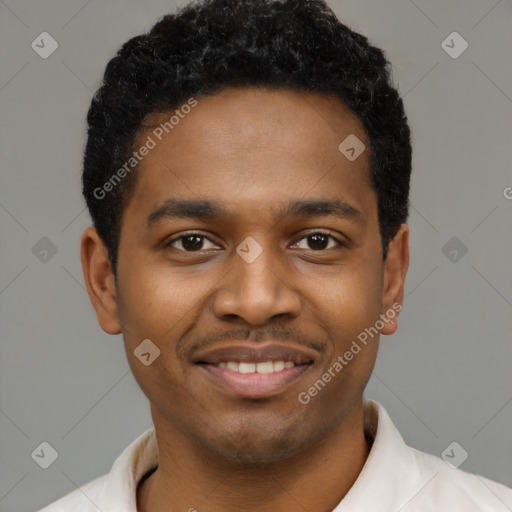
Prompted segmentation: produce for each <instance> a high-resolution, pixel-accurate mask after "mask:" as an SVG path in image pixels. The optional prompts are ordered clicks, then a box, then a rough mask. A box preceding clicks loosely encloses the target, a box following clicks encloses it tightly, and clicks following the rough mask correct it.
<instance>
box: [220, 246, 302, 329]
mask: <svg viewBox="0 0 512 512" xmlns="http://www.w3.org/2000/svg"><path fill="white" fill-rule="evenodd" d="M233 266H234V268H233V269H232V272H229V273H228V275H227V276H226V280H225V281H223V286H222V288H221V289H219V290H217V293H216V294H215V295H214V298H213V312H214V314H215V316H216V317H217V318H219V319H221V320H224V321H226V320H244V321H245V322H247V323H249V324H252V325H263V324H265V323H267V322H269V321H270V320H271V319H273V318H274V317H280V318H284V317H286V316H288V317H290V318H296V317H297V316H298V315H299V314H300V310H301V300H300V297H299V295H298V294H297V292H295V291H294V290H293V289H292V288H291V287H290V284H291V281H292V279H293V278H292V277H291V275H290V272H289V271H288V272H287V269H286V263H284V262H282V263H279V262H278V261H277V256H276V255H273V254H272V253H271V251H268V250H264V251H263V252H262V254H261V255H260V256H259V257H258V258H257V259H256V260H255V261H253V262H252V263H248V262H247V261H245V260H244V259H243V258H241V257H240V256H239V255H238V254H236V253H235V254H234V255H233Z"/></svg>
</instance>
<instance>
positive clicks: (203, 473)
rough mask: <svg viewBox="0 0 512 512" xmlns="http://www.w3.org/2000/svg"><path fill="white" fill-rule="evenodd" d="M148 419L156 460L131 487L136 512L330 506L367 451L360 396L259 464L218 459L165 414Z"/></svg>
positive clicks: (324, 508)
mask: <svg viewBox="0 0 512 512" xmlns="http://www.w3.org/2000/svg"><path fill="white" fill-rule="evenodd" d="M153 420H154V423H155V432H156V438H157V444H158V460H159V465H158V469H157V470H156V471H155V472H154V473H153V474H152V475H151V476H150V477H149V478H147V479H146V480H145V481H144V482H143V483H142V484H141V485H140V486H139V487H138V489H137V510H138V512H149V511H151V512H164V511H165V512H171V511H174V510H176V511H178V510H180V511H181V510H187V511H190V512H193V511H194V510H196V511H197V512H202V511H206V510H208V511H209V512H221V511H222V512H235V511H237V512H239V511H251V512H263V511H265V512H274V511H275V512H278V511H282V510H286V511H289V512H295V511H297V512H299V511H300V512H303V511H304V510H315V511H318V512H324V511H325V512H328V511H332V510H333V509H334V508H335V507H336V505H338V504H339V502H340V501H341V500H342V499H343V497H344V496H345V495H346V494H347V492H348V491H349V490H350V488H351V487H352V485H353V484H354V482H355V481H356V479H357V477H358V476H359V473H360V472H361V470H362V468H363V466H364V463H365V462H366V459H367V457H368V454H369V450H370V446H369V445H368V443H367V441H366V438H365V433H364V418H363V403H362V400H361V401H360V402H358V403H357V404H356V405H355V406H354V407H353V408H352V410H351V411H350V413H349V414H347V416H346V417H345V418H344V420H343V421H342V422H341V423H340V424H339V425H338V426H337V427H336V428H334V429H333V430H332V431H331V432H330V433H329V435H327V436H325V437H324V438H323V439H321V440H320V441H319V442H317V443H314V444H312V445H311V446H309V447H308V449H307V450H304V451H302V452H301V453H297V454H295V455H293V456H291V457H290V458H287V459H286V460H280V461H276V462H272V463H268V462H267V463H265V464H260V463H252V464H246V463H244V464H242V463H239V462H233V461H226V460H219V459H218V457H216V456H213V455H212V454H211V452H207V451H205V449H204V448H202V447H199V446H197V443H194V442H193V441H191V440H190V439H189V438H187V437H186V436H184V435H182V434H181V433H180V432H179V431H177V430H174V429H172V428H169V424H168V422H167V421H166V420H164V419H163V418H161V417H158V415H155V416H154V418H153ZM159 427H162V428H159Z"/></svg>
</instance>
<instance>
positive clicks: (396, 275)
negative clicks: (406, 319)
mask: <svg viewBox="0 0 512 512" xmlns="http://www.w3.org/2000/svg"><path fill="white" fill-rule="evenodd" d="M408 268H409V227H408V226H407V224H401V225H400V229H399V230H398V232H397V234H396V235H395V237H394V238H393V240H391V241H390V242H389V248H388V254H387V257H386V263H385V265H384V279H383V290H382V313H381V314H382V315H384V316H386V317H387V318H389V319H390V320H391V321H389V322H385V326H384V327H383V329H382V330H381V333H382V334H393V333H394V332H395V331H396V330H397V329H398V313H399V311H400V310H401V309H402V304H403V299H404V286H405V277H406V275H407V270H408Z"/></svg>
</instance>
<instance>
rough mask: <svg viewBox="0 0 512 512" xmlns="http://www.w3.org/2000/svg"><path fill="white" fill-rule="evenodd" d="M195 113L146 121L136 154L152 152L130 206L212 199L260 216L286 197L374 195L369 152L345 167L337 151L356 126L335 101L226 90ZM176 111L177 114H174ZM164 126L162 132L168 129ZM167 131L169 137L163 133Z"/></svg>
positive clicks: (200, 102) (202, 101)
mask: <svg viewBox="0 0 512 512" xmlns="http://www.w3.org/2000/svg"><path fill="white" fill-rule="evenodd" d="M196 100H197V105H196V106H195V107H194V108H192V109H184V110H183V112H187V113H186V114H185V113H183V112H182V113H181V116H179V117H178V116H174V119H173V123H172V125H171V123H169V122H168V121H169V120H170V118H171V116H172V115H173V114H175V113H174V112H169V113H159V114H154V115H152V116H150V117H149V118H148V119H147V120H146V123H145V128H144V129H143V130H141V132H140V133H139V137H138V141H137V144H136V147H138V146H139V145H142V144H144V143H145V141H147V140H148V137H149V138H151V139H152V140H153V142H154V147H153V149H151V151H150V152H149V154H147V156H145V157H144V158H143V159H142V160H141V161H140V163H139V165H138V167H137V183H136V186H135V194H134V201H135V204H136V205H137V204H138V206H140V207H142V206H143V203H144V205H146V206H147V208H154V207H157V206H158V204H159V202H162V201H164V200H166V199H167V198H168V197H176V196H179V197H187V198H193V197H194V196H195V197H212V198H215V199H218V200H220V201H224V202H232V203H233V205H235V203H240V204H242V205H243V206H244V207H245V208H246V209H247V208H249V209H250V208H252V207H255V208H261V206H262V205H263V204H267V205H271V203H275V202H276V201H282V200H285V199H289V197H288V196H291V195H293V196H294V197H304V196H307V195H314V196H322V195H323V196H325V195H326V194H327V195H330V196H331V197H332V196H333V195H336V194H337V193H338V192H339V193H340V194H345V196H346V197H347V199H348V198H349V197H351V198H352V200H353V202H356V203H357V202H361V201H363V202H364V201H365V200H367V199H368V192H372V190H373V189H372V186H371V181H370V173H369V154H368V153H369V151H367V150H365V151H363V152H362V154H361V155H360V156H359V157H358V158H357V159H356V160H354V161H350V160H349V159H347V158H346V156H344V154H343V153H341V152H340V150H339V145H340V143H342V141H344V140H345V139H346V138H347V137H349V136H350V137H354V136H355V137H357V139H359V140H360V141H361V143H363V144H364V145H365V146H366V148H367V149H368V150H369V142H368V140H367V136H366V132H365V130H364V128H363V126H362V123H361V122H360V121H359V120H358V119H357V117H356V116H355V115H353V114H352V113H351V111H350V110H349V109H348V107H347V106H346V105H345V104H344V103H343V102H342V101H341V100H340V99H339V98H338V97H337V96H334V95H327V94H319V93H309V92H300V91H291V90H273V89H266V88H227V89H224V90H222V91H221V92H219V93H218V94H216V95H214V96H208V97H198V98H197V99H196ZM178 110H179V107H178ZM166 123H167V124H166ZM162 126H167V130H162Z"/></svg>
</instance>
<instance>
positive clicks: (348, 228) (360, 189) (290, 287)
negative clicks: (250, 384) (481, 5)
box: [82, 0, 411, 460]
mask: <svg viewBox="0 0 512 512" xmlns="http://www.w3.org/2000/svg"><path fill="white" fill-rule="evenodd" d="M87 121H88V139H87V145H86V149H85V155H84V171H83V191H84V196H85V199H86V201H87V205H88V208H89V211H90V213H91V216H92V219H93V223H94V228H89V229H88V230H86V232H85V233H84V236H83V239H82V262H83V266H84V275H85V280H86V284H87V287H88V290H89V293H90V296H91V300H92V302H93V304H94V306H95V308H96V311H97V315H98V320H99V322H100V325H101V326H102V328H103V329H104V330H105V331H106V332H109V333H111V334H117V333H121V332H122V333H123V337H124V341H125V347H126V352H127V356H128V360H129V363H130V365H131V367H132V370H133V372H134V375H135V378H136V379H137V381H138V382H139V384H140V385H141V388H142V389H143V391H144V392H145V393H146V395H147V396H148V398H149V400H150V401H151V405H152V413H153V418H154V420H155V424H156V423H157V422H158V423H160V425H162V428H173V429H175V430H177V431H180V432H182V433H183V435H185V436H187V437H188V438H189V439H191V440H194V441H195V442H197V443H199V444H201V446H204V447H206V448H208V449H209V450H211V451H212V452H215V453H217V454H219V455H222V456H225V457H232V458H238V459H246V460H269V459H271V458H276V457H283V456H285V455H288V454H293V453H295V452H296V451H297V450H300V449H303V448H304V447H305V446H307V445H310V443H311V442H312V441H315V440H320V439H321V438H322V437H323V436H325V435H326V434H327V433H328V432H330V431H332V430H333V429H334V428H335V427H336V426H337V425H339V424H340V422H341V421H342V419H343V418H344V417H345V416H346V415H347V411H349V410H350V408H351V407H353V406H354V404H355V403H357V402H358V401H360V399H361V397H362V393H363V390H364V387H365V386H366V383H367V381H368V379H369V377H370V375H371V371H372V369H373V365H374V362H375V358H376V354H377V347H378V338H379V336H378V335H377V336H372V339H371V340H370V339H368V342H367V343H366V344H364V346H363V344H362V343H359V345H360V349H361V350H360V351H359V352H357V354H354V355H353V358H351V360H350V361H348V362H347V364H346V366H345V365H344V366H343V368H342V370H341V371H338V372H337V373H336V377H332V375H333V373H332V371H333V370H332V368H333V365H334V364H335V362H336V360H337V358H338V357H339V356H343V354H345V353H346V352H347V351H350V350H351V348H350V347H353V344H352V343H353V342H354V341H355V340H357V339H358V336H360V334H361V333H362V332H363V331H364V330H365V329H368V328H370V327H372V326H374V325H375V324H376V322H377V321H379V320H380V319H381V318H382V317H381V315H383V314H386V313H387V312H389V311H391V310H393V309H394V311H395V312H396V305H397V304H401V302H402V299H403V284H404V280H405V274H406V271H407V266H408V229H407V225H406V224H405V222H406V220H407V214H408V193H409V180H410V171H411V146H410V133H409V128H408V126H407V120H406V116H405V114H404V109H403V104H402V100H401V99H400V97H399V95H398V92H397V91H396V90H395V89H394V88H393V86H392V84H391V78H390V69H389V63H388V62H387V60H386V59H385V56H384V54H383V52H382V51H381V50H379V49H378V48H375V47H373V46H372V45H370V44H369V42H368V40H367V39H366V38H365V37H364V36H362V35H360V34H357V33H355V32H353V31H352V30H350V29H349V28H348V27H346V26H345V25H343V24H342V23H340V22H339V21H338V20H337V18H336V17H335V15H334V14H333V13H332V11H331V10H330V9H329V8H328V7H327V6H326V4H325V3H323V2H322V1H320V0H313V1H303V0H288V1H283V2H281V1H269V0H255V1H252V2H241V1H235V0H207V1H203V2H201V3H193V4H190V5H189V6H187V7H185V8H183V9H182V10H181V11H180V12H179V13H178V14H177V15H167V16H165V17H163V18H162V19H161V20H160V21H159V22H158V23H156V25H154V27H153V28H152V29H151V30H150V31H149V32H148V33H147V34H144V35H141V36H137V37H134V38H132V39H131V40H129V41H128V42H127V43H126V44H124V45H123V47H122V48H121V50H120V51H119V52H118V53H117V55H116V56H115V57H114V58H113V59H112V60H111V61H110V62H109V64H108V65H107V68H106V71H105V75H104V79H103V84H102V86H101V87H100V89H99V90H98V91H97V93H96V94H95V96H94V98H93V100H92V104H91V107H90V109H89V113H88V118H87ZM347 137H349V138H348V139H347ZM346 140H348V141H351V142H352V144H350V146H353V145H354V141H355V144H356V154H357V153H360V154H358V155H357V158H355V159H353V158H348V157H347V156H350V153H347V152H346V151H345V150H346V146H344V145H343V142H344V141H346ZM143 148H145V149H143ZM344 151H345V152H344ZM353 153H354V152H352V156H353ZM244 244H245V245H244ZM244 251H245V252H247V253H248V254H251V256H255V255H256V254H257V257H256V258H253V257H246V258H244V257H243V256H244V255H243V252H244ZM251 251H252V252H251ZM380 323H381V324H383V325H382V327H380V328H379V329H378V330H379V331H380V333H383V334H392V333H393V332H394V331H395V330H396V327H397V321H396V316H394V318H393V319H392V320H390V321H389V322H382V321H381V322H380ZM145 339H150V340H151V342H152V343H153V344H154V346H156V347H158V349H159V350H160V355H159V357H158V358H156V359H154V361H152V362H151V364H149V365H147V366H146V365H145V364H142V363H141V361H140V360H139V359H138V358H137V357H136V355H135V354H134V351H135V350H136V348H137V347H138V346H139V345H140V343H141V342H142V341H143V340H145ZM359 339H361V338H359ZM269 340H273V341H278V342H281V343H283V344H289V345H290V346H294V347H302V348H303V349H304V351H305V352H306V353H307V354H309V356H310V359H311V361H310V363H309V367H308V368H307V371H305V372H304V373H303V376H302V377H300V378H299V379H297V380H295V381H294V382H292V383H291V384H290V385H289V386H288V387H287V388H286V390H284V391H282V392H279V393H277V394H275V395H272V396H267V397H264V398H263V397H255V396H240V395H237V394H233V393H231V392H228V391H226V389H224V388H223V387H222V386H220V385H217V383H215V382H214V381H213V380H212V378H211V376H210V375H209V374H208V373H207V372H205V371H204V368H202V366H203V365H202V364H201V363H202V361H200V360H199V359H198V357H200V354H202V353H205V351H206V352H207V351H208V350H209V349H213V348H218V347H221V346H226V345H228V344H229V343H233V342H236V341H245V342H251V343H255V344H257V343H263V342H266V341H269ZM152 350H153V349H152ZM353 352H355V350H354V351H353ZM330 369H331V373H330V374H331V377H332V378H331V379H329V380H330V382H329V383H328V384H327V385H326V386H325V389H324V388H322V390H321V391H319V392H318V393H314V395H316V396H314V399H311V400H307V402H308V403H307V404H305V403H303V402H304V400H303V401H302V402H301V401H300V400H298V396H299V394H300V393H301V392H304V391H307V390H308V389H309V388H310V387H311V386H313V385H314V383H315V382H317V381H318V380H319V379H322V376H323V375H324V374H325V373H326V372H329V370H330ZM324 380H325V379H324ZM317 387H318V386H317ZM310 395H311V394H310ZM310 395H308V396H310ZM303 396H304V395H303ZM163 425H166V426H167V427H163Z"/></svg>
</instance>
